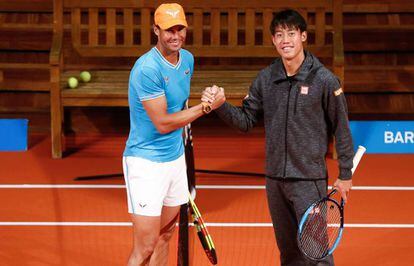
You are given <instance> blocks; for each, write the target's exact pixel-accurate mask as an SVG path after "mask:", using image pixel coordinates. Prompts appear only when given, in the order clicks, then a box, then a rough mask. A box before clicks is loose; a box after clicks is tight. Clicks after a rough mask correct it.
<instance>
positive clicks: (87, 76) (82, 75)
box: [79, 71, 92, 82]
mask: <svg viewBox="0 0 414 266" xmlns="http://www.w3.org/2000/svg"><path fill="white" fill-rule="evenodd" d="M79 77H80V79H81V80H82V81H83V82H89V81H90V80H91V77H92V76H91V73H89V72H88V71H82V72H81V73H80V75H79Z"/></svg>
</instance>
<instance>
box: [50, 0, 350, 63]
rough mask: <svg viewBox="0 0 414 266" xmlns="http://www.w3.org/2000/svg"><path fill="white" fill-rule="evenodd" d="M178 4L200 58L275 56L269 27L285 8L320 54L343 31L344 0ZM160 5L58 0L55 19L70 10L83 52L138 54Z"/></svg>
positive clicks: (148, 43)
mask: <svg viewBox="0 0 414 266" xmlns="http://www.w3.org/2000/svg"><path fill="white" fill-rule="evenodd" d="M61 1H63V2H62V3H59V2H61ZM177 2H179V3H181V4H182V5H183V7H184V9H185V11H186V15H187V21H188V24H189V28H188V33H187V41H186V45H185V48H186V49H188V50H190V51H191V52H192V53H193V54H194V55H195V56H196V57H274V56H275V49H274V47H273V45H272V42H271V36H270V31H269V25H270V22H271V20H272V18H273V14H274V12H277V11H278V10H281V9H284V8H293V9H296V10H298V11H299V12H300V13H301V14H302V15H303V16H304V17H305V19H306V20H307V22H308V31H309V33H310V35H311V36H312V37H311V38H309V41H308V46H307V49H309V50H311V51H312V52H314V53H315V54H316V55H318V56H320V57H334V51H333V50H334V48H333V46H334V45H333V44H334V42H335V38H336V37H335V34H340V35H342V0H294V1H287V0H282V1H276V0H274V1H269V0H255V1H235V0H226V1H217V0H216V1H214V0H212V1H203V0H193V1H191V0H188V1H177ZM160 3H162V1H138V0H117V1H107V0H55V12H58V14H57V16H56V19H57V20H61V22H59V21H57V22H55V23H57V25H58V27H60V28H62V25H63V22H62V21H63V18H64V15H63V12H65V14H67V13H69V14H70V21H71V36H72V45H73V47H74V49H75V50H76V51H77V52H78V53H79V54H80V55H81V56H89V57H95V56H96V57H105V56H108V57H109V56H121V57H123V56H125V57H131V56H132V57H133V56H135V57H136V56H137V55H140V54H143V53H145V52H146V51H148V49H149V48H150V47H152V46H153V45H154V43H155V39H154V36H153V34H152V24H153V13H154V10H155V8H156V7H157V6H158V5H159V4H160ZM62 4H63V5H62ZM59 13H60V14H59ZM340 38H342V37H340Z"/></svg>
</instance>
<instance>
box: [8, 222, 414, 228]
mask: <svg viewBox="0 0 414 266" xmlns="http://www.w3.org/2000/svg"><path fill="white" fill-rule="evenodd" d="M189 225H190V226H193V224H189ZM206 225H207V226H209V227H272V223H206ZM0 226H109V227H111V226H112V227H116V226H118V227H123V226H132V223H130V222H0ZM344 226H345V227H348V228H403V229H411V228H414V224H345V225H344Z"/></svg>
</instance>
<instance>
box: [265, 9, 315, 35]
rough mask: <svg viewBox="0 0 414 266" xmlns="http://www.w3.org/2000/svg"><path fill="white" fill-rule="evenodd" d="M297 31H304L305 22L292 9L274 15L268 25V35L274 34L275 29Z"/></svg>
mask: <svg viewBox="0 0 414 266" xmlns="http://www.w3.org/2000/svg"><path fill="white" fill-rule="evenodd" d="M278 27H281V28H285V29H296V30H297V29H298V30H299V31H300V32H304V31H306V27H307V25H306V21H305V19H304V18H303V17H302V15H301V14H299V12H297V11H296V10H293V9H286V10H282V11H280V12H278V13H276V14H275V16H274V17H273V20H272V23H270V33H271V34H272V35H273V34H275V30H276V28H278Z"/></svg>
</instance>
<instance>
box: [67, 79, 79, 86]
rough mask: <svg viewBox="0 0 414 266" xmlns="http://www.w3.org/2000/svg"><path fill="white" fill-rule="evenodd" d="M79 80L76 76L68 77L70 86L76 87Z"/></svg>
mask: <svg viewBox="0 0 414 266" xmlns="http://www.w3.org/2000/svg"><path fill="white" fill-rule="evenodd" d="M78 84H79V82H78V79H77V78H75V77H70V78H68V85H69V87H70V88H72V89H74V88H76V87H77V86H78Z"/></svg>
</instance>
